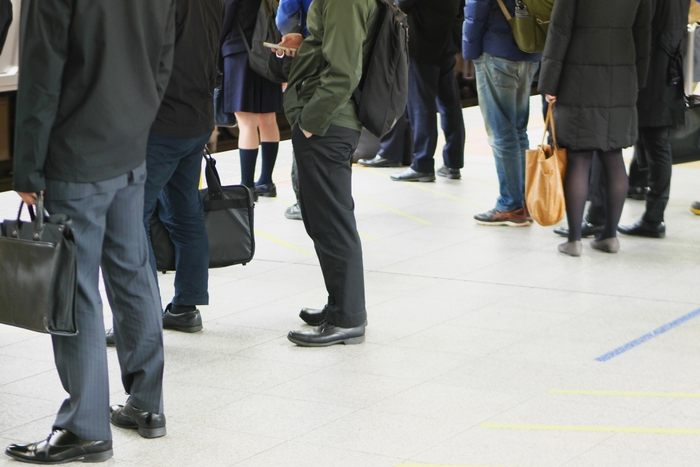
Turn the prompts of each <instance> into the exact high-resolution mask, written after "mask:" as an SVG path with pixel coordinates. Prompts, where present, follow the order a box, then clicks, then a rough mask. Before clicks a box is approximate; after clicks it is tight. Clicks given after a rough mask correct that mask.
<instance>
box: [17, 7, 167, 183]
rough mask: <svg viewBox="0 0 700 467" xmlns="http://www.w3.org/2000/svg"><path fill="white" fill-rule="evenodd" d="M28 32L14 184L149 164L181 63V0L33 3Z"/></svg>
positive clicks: (90, 176) (104, 174) (24, 31)
mask: <svg viewBox="0 0 700 467" xmlns="http://www.w3.org/2000/svg"><path fill="white" fill-rule="evenodd" d="M20 34H21V35H20V57H19V69H20V73H19V83H18V90H17V114H16V133H15V153H14V171H15V173H14V182H13V183H14V189H15V190H16V191H22V192H36V191H40V190H43V189H44V188H45V186H46V184H45V178H50V179H54V180H60V181H65V182H78V183H89V182H98V181H103V180H109V179H112V178H115V177H118V176H120V175H123V174H125V173H127V172H128V171H130V170H133V169H134V168H136V167H138V166H140V165H141V164H143V162H144V161H145V160H146V144H147V141H148V133H149V130H150V128H151V125H152V124H153V121H154V119H155V117H156V113H157V112H158V107H159V106H160V102H161V100H162V99H163V95H164V94H165V89H166V86H167V84H168V79H169V77H170V72H171V67H172V60H173V46H174V43H175V2H174V0H148V1H143V0H119V1H115V0H63V1H60V2H59V1H45V0H24V1H23V2H22V15H21V27H20Z"/></svg>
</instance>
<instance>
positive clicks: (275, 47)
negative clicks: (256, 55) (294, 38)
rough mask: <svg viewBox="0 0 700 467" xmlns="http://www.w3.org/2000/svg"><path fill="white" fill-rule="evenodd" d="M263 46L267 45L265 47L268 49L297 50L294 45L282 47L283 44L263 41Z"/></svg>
mask: <svg viewBox="0 0 700 467" xmlns="http://www.w3.org/2000/svg"><path fill="white" fill-rule="evenodd" d="M263 46H264V47H267V48H270V49H280V50H284V51H285V52H289V51H293V52H296V51H297V48H296V47H284V46H281V45H277V44H273V43H271V42H263Z"/></svg>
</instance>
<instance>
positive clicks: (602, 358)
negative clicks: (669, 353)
mask: <svg viewBox="0 0 700 467" xmlns="http://www.w3.org/2000/svg"><path fill="white" fill-rule="evenodd" d="M698 315H700V308H698V309H697V310H695V311H691V312H690V313H688V314H687V315H684V316H681V317H680V318H678V319H676V320H674V321H671V322H670V323H666V324H664V325H663V326H661V327H659V328H656V329H654V330H653V331H651V332H649V333H647V334H644V335H643V336H642V337H640V338H638V339H635V340H633V341H630V342H628V343H626V344H625V345H623V346H621V347H618V348H616V349H615V350H612V351H610V352H608V353H606V354H605V355H601V356H600V357H598V358H596V360H598V361H599V362H606V361H608V360H610V359H611V358H613V357H617V356H618V355H620V354H621V353H624V352H627V351H628V350H630V349H632V348H634V347H637V346H638V345H639V344H643V343H644V342H646V341H648V340H649V339H653V338H654V337H656V336H658V335H660V334H663V333H665V332H666V331H670V330H671V329H673V328H675V327H676V326H680V325H681V324H683V323H685V322H686V321H689V320H691V319H693V318H695V317H696V316H698Z"/></svg>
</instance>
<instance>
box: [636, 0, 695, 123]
mask: <svg viewBox="0 0 700 467" xmlns="http://www.w3.org/2000/svg"><path fill="white" fill-rule="evenodd" d="M693 1H694V0H693ZM689 9H690V0H673V1H671V0H655V1H654V17H653V19H652V21H651V59H650V62H649V75H648V77H647V84H646V86H644V88H642V89H640V91H639V98H638V99H637V113H638V115H639V126H640V127H661V126H671V125H679V124H682V123H683V120H684V113H685V102H684V99H683V79H682V77H683V57H682V56H683V55H684V52H685V50H684V47H685V38H686V36H687V24H686V22H687V21H688V10H689Z"/></svg>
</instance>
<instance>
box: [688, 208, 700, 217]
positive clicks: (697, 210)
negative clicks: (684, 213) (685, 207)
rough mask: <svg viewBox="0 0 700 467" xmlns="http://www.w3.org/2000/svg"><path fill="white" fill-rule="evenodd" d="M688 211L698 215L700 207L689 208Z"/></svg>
mask: <svg viewBox="0 0 700 467" xmlns="http://www.w3.org/2000/svg"><path fill="white" fill-rule="evenodd" d="M690 212H692V213H693V214H695V215H696V216H700V209H695V208H690Z"/></svg>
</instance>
